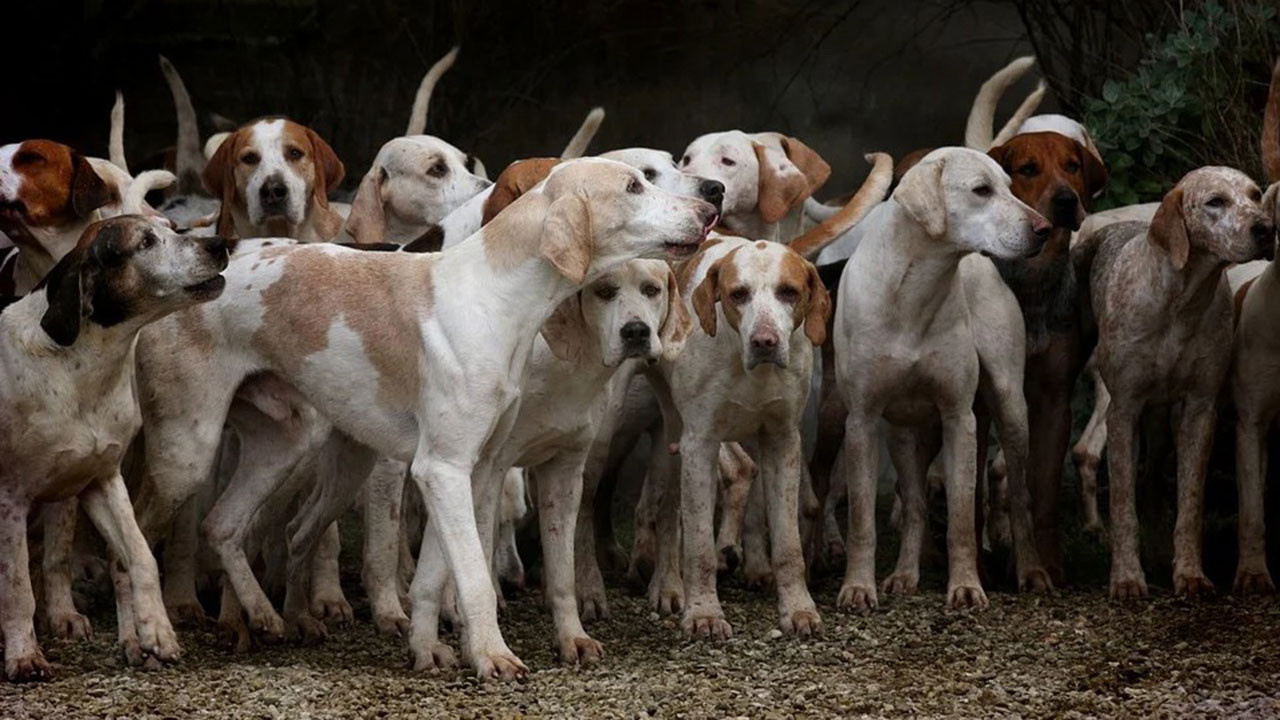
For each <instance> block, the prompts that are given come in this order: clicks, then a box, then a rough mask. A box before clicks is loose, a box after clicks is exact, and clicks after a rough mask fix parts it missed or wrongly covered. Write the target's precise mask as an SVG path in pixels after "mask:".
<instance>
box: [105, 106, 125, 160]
mask: <svg viewBox="0 0 1280 720" xmlns="http://www.w3.org/2000/svg"><path fill="white" fill-rule="evenodd" d="M107 159H108V160H110V161H111V164H112V165H115V166H116V167H118V168H120V169H121V170H123V171H125V172H129V162H128V161H127V160H125V157H124V95H122V94H120V91H119V90H117V91H116V104H115V105H112V106H111V134H110V135H108V136H107Z"/></svg>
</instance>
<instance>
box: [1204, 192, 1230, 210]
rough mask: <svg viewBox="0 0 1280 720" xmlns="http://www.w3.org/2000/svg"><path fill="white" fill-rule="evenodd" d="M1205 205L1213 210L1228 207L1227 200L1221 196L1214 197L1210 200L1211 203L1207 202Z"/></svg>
mask: <svg viewBox="0 0 1280 720" xmlns="http://www.w3.org/2000/svg"><path fill="white" fill-rule="evenodd" d="M1205 205H1207V206H1208V207H1211V208H1220V207H1226V206H1227V199H1226V198H1224V197H1222V196H1221V195H1214V196H1213V197H1211V198H1209V201H1208V202H1206V203H1205Z"/></svg>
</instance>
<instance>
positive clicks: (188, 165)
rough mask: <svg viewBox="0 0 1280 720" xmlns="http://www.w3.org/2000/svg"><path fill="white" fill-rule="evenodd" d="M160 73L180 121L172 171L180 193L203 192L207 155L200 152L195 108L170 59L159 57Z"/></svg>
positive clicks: (198, 128)
mask: <svg viewBox="0 0 1280 720" xmlns="http://www.w3.org/2000/svg"><path fill="white" fill-rule="evenodd" d="M160 72H162V73H164V80H165V82H166V83H168V85H169V92H170V94H172V95H173V109H174V112H175V114H176V115H177V117H178V143H177V146H176V148H175V153H174V163H173V170H174V174H175V175H177V176H178V192H180V193H184V194H190V193H196V192H200V189H201V183H200V173H201V172H203V171H204V165H205V159H204V153H202V152H201V151H200V127H199V125H198V124H197V123H196V108H195V106H194V105H192V104H191V95H190V94H188V93H187V85H186V83H184V82H182V76H181V75H179V74H178V70H177V68H175V67H174V66H173V63H171V62H169V58H167V57H165V56H163V55H161V56H160Z"/></svg>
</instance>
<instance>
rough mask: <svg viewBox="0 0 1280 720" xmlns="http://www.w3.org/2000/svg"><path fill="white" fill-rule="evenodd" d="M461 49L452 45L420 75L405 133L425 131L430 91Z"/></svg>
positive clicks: (412, 133) (434, 87) (411, 133)
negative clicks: (420, 81) (419, 83)
mask: <svg viewBox="0 0 1280 720" xmlns="http://www.w3.org/2000/svg"><path fill="white" fill-rule="evenodd" d="M461 49H462V47H461V46H460V45H454V46H453V49H452V50H450V51H449V52H448V53H446V54H445V56H444V57H442V58H440V59H439V60H437V61H436V64H435V65H432V66H431V69H430V70H428V71H427V74H426V75H423V76H422V84H421V85H419V86H418V94H417V95H415V96H414V97H413V110H411V111H410V112H409V127H408V128H407V129H406V130H405V131H404V134H405V135H421V134H422V133H423V132H425V131H426V129H427V106H428V105H430V104H431V93H432V91H434V90H435V89H436V83H437V82H439V81H440V77H441V76H442V75H444V74H445V72H446V71H448V70H449V68H451V67H453V61H454V60H457V59H458V51H459V50H461Z"/></svg>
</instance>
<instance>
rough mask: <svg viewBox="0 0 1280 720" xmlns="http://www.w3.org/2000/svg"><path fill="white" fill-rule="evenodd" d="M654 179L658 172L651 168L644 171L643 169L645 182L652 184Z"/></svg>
mask: <svg viewBox="0 0 1280 720" xmlns="http://www.w3.org/2000/svg"><path fill="white" fill-rule="evenodd" d="M656 177H658V171H657V170H654V169H653V168H645V169H644V179H645V180H648V181H649V182H653V179H654V178H656Z"/></svg>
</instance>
